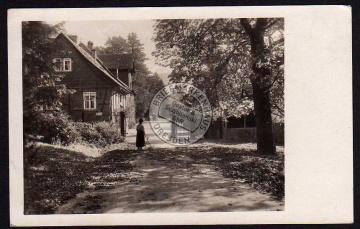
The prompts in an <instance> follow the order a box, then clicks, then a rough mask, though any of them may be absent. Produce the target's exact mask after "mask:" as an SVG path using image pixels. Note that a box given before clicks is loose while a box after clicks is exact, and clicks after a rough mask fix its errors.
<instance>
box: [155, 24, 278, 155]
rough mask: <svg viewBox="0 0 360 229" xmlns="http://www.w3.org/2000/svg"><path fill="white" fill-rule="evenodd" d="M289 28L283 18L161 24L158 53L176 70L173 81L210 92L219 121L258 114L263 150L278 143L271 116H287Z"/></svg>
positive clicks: (157, 27) (157, 31)
mask: <svg viewBox="0 0 360 229" xmlns="http://www.w3.org/2000/svg"><path fill="white" fill-rule="evenodd" d="M283 28H284V21H283V19H277V18H273V19H266V18H262V19H202V20H190V19H189V20H157V21H156V24H155V38H154V41H155V42H156V51H155V52H154V53H153V55H154V56H155V57H156V59H157V63H158V64H160V65H162V66H166V67H167V66H168V67H170V68H172V69H173V71H172V73H171V75H170V80H171V81H172V82H191V83H192V84H194V85H195V86H196V87H198V88H200V89H202V90H203V91H204V92H205V93H206V94H207V96H208V98H209V100H210V101H211V103H212V106H213V109H214V112H213V113H214V116H215V118H216V117H219V116H222V117H227V116H241V115H244V114H247V113H248V112H250V111H251V110H255V115H256V117H257V130H258V131H257V132H258V133H259V134H260V135H261V136H260V135H258V146H259V142H262V140H263V139H265V138H268V139H270V142H269V143H266V144H264V145H272V144H273V143H272V140H271V139H272V135H271V133H269V131H270V132H271V121H272V120H271V115H272V114H273V115H274V114H276V115H280V116H282V115H283V101H284V100H283V81H284V68H283V64H284V38H283ZM269 117H270V120H269ZM265 124H266V125H265ZM268 125H270V128H269V126H268ZM267 129H269V130H267ZM264 133H265V134H264ZM262 134H264V135H262ZM270 135H271V136H270ZM260 145H261V144H260ZM258 148H259V147H258ZM270 148H271V147H270ZM264 151H267V152H270V154H272V153H273V152H274V151H273V150H264ZM265 153H266V152H265Z"/></svg>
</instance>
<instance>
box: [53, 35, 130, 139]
mask: <svg viewBox="0 0 360 229" xmlns="http://www.w3.org/2000/svg"><path fill="white" fill-rule="evenodd" d="M54 42H56V43H57V47H58V49H57V50H56V51H55V52H54V53H53V55H52V62H53V66H54V71H55V73H57V74H59V75H62V76H63V78H62V80H61V83H62V84H65V85H66V87H67V88H68V89H73V90H74V91H75V93H73V94H70V95H64V96H63V98H62V109H63V110H64V111H66V112H67V113H68V114H69V115H70V116H71V117H72V119H73V120H74V121H83V122H96V121H112V122H116V123H118V124H119V128H120V129H121V133H122V134H123V135H125V133H126V129H127V127H128V120H129V119H130V118H134V117H126V113H125V110H126V107H127V106H129V105H131V104H129V101H130V100H131V101H132V102H133V101H134V99H133V96H134V93H133V91H132V86H131V84H129V83H127V84H126V83H124V82H123V81H122V80H120V78H119V77H118V76H116V75H114V74H113V73H112V72H111V71H110V70H109V69H108V68H107V67H106V66H105V64H104V62H103V61H102V60H101V59H100V57H99V56H98V55H97V53H96V51H95V50H93V49H92V43H91V42H89V43H88V46H85V45H84V44H82V43H80V44H78V43H77V37H76V36H67V35H65V34H63V33H61V34H59V35H58V36H57V37H56V39H55V41H54ZM128 62H131V59H130V60H128ZM122 71H125V69H122ZM126 71H127V72H128V74H127V76H128V78H130V82H131V73H132V71H133V69H132V66H131V65H128V69H126ZM131 98H132V99H131ZM133 105H134V106H135V104H133Z"/></svg>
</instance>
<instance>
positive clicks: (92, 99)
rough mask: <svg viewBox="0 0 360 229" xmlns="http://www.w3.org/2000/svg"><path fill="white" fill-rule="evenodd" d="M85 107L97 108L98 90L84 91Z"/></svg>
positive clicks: (86, 108)
mask: <svg viewBox="0 0 360 229" xmlns="http://www.w3.org/2000/svg"><path fill="white" fill-rule="evenodd" d="M84 109H85V110H91V109H96V92H84Z"/></svg>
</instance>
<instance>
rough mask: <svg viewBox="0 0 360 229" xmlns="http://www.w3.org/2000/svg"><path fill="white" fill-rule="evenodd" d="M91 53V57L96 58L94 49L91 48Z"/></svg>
mask: <svg viewBox="0 0 360 229" xmlns="http://www.w3.org/2000/svg"><path fill="white" fill-rule="evenodd" d="M91 55H92V57H94V59H95V60H96V58H97V57H96V49H92V50H91Z"/></svg>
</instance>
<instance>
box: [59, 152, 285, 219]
mask: <svg viewBox="0 0 360 229" xmlns="http://www.w3.org/2000/svg"><path fill="white" fill-rule="evenodd" d="M196 151H199V150H194V151H192V152H191V150H188V151H186V153H180V152H178V151H177V152H176V151H172V150H169V151H166V152H164V151H163V152H158V151H157V150H153V151H144V152H141V153H137V152H133V154H134V156H135V157H134V158H133V160H131V161H129V163H130V164H131V165H132V166H133V169H132V171H130V172H129V173H128V174H127V176H128V178H129V179H125V180H122V181H119V182H115V183H113V184H112V185H109V186H107V187H103V188H100V189H92V190H87V191H84V192H82V193H80V194H78V195H77V196H76V197H75V198H74V199H72V200H70V201H69V202H68V203H66V204H64V205H62V206H61V207H60V208H59V209H58V210H57V212H56V213H60V214H64V213H115V212H199V211H247V210H282V209H283V203H282V202H281V201H276V200H274V199H273V198H271V197H269V195H266V194H261V193H260V192H258V191H257V190H255V189H254V188H252V187H250V186H249V185H248V184H245V183H244V180H241V179H232V178H225V177H223V175H222V171H220V170H221V169H220V168H218V167H216V166H214V163H211V160H214V161H219V160H221V159H220V158H218V157H213V156H214V155H208V156H210V157H204V156H205V155H201V154H204V152H199V155H196ZM125 153H126V154H128V153H129V152H124V151H113V152H109V153H108V155H107V157H109V158H114V160H116V157H117V156H116V155H118V154H125ZM199 156H200V157H199ZM115 163H116V162H115ZM104 166H106V164H104ZM113 174H114V175H113V177H116V176H117V175H116V171H114V173H113ZM95 175H97V174H95ZM107 177H109V176H108V175H107ZM110 177H111V176H110ZM104 178H105V179H106V177H98V180H99V181H101V180H103V179H104ZM113 181H114V180H113ZM111 182H112V181H109V183H111Z"/></svg>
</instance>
